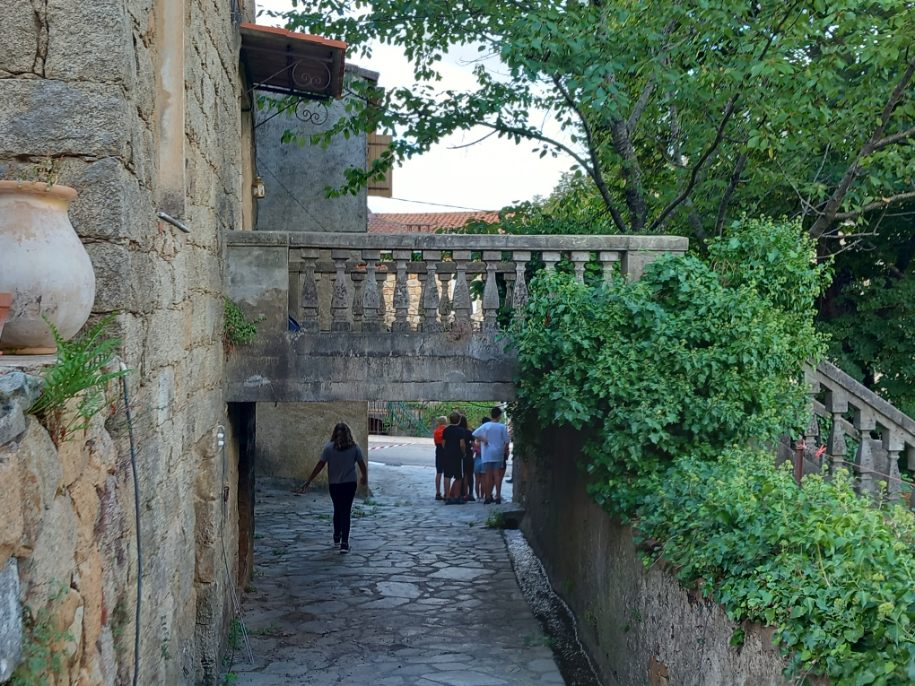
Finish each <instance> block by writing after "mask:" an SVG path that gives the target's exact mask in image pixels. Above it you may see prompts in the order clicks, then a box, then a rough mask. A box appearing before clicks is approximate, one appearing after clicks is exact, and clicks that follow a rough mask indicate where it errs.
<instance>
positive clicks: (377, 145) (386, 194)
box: [366, 133, 394, 198]
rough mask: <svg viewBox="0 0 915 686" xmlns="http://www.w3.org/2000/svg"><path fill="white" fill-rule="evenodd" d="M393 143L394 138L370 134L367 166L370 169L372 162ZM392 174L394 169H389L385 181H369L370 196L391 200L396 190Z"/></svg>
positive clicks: (367, 137) (367, 142)
mask: <svg viewBox="0 0 915 686" xmlns="http://www.w3.org/2000/svg"><path fill="white" fill-rule="evenodd" d="M392 141H393V138H392V137H391V136H387V135H384V134H379V133H370V134H369V135H368V136H366V144H367V146H368V150H367V151H366V166H367V167H370V166H371V165H372V162H374V161H375V160H377V159H378V158H379V157H381V153H383V152H384V151H385V150H387V149H388V147H389V146H390V145H391V142H392ZM392 172H393V170H392V169H388V171H387V172H386V173H385V175H384V179H382V180H380V181H379V180H376V179H371V180H369V185H368V194H369V195H377V196H380V197H382V198H390V197H391V195H392V194H393V189H394V185H393V179H392V178H391V177H392Z"/></svg>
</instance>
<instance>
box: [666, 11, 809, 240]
mask: <svg viewBox="0 0 915 686" xmlns="http://www.w3.org/2000/svg"><path fill="white" fill-rule="evenodd" d="M797 5H798V3H797V2H795V3H793V4H792V5H791V6H790V7H789V8H788V9H787V10H786V11H785V15H784V16H783V17H782V18H781V20H779V22H778V24H777V25H776V26H775V28H774V29H773V30H772V31H771V32H770V33H769V37H768V38H767V39H766V44H765V45H764V46H763V49H762V50H761V51H760V53H759V55H757V57H756V61H757V62H761V61H762V60H763V59H764V58H765V56H766V54H767V53H768V52H769V48H771V47H772V43H773V42H774V41H775V37H776V36H777V35H778V34H779V33H780V32H781V30H782V27H783V26H784V25H785V22H786V21H788V17H790V16H791V12H793V11H794V8H795V7H797ZM749 76H750V73H749V71H747V72H745V73H744V75H743V77H742V78H741V79H740V84H739V85H738V88H737V92H736V93H733V94H732V95H731V97H729V98H728V101H727V103H726V104H725V106H724V114H723V115H722V117H721V121H720V122H719V123H718V127H717V128H716V130H715V138H714V139H713V140H712V142H711V144H710V145H709V146H708V147H707V148H706V149H705V152H703V153H702V155H701V156H700V157H699V159H698V160H697V161H696V164H695V165H693V168H692V170H691V171H690V175H689V181H688V182H687V184H686V187H685V188H684V189H683V190H682V191H681V192H680V194H679V195H677V197H676V198H674V199H673V200H672V201H671V202H670V203H669V204H668V205H667V207H665V208H664V209H663V210H662V211H661V213H660V214H659V215H658V217H657V218H656V219H655V220H654V221H653V222H652V223H651V226H650V227H649V230H650V231H653V230H655V229H657V228H658V227H659V226H661V225H662V224H663V223H664V222H665V221H666V220H667V217H669V216H670V214H671V213H672V212H673V211H674V210H675V209H676V208H677V207H678V206H679V205H680V203H682V202H683V201H684V200H686V198H687V197H688V196H689V194H690V193H691V192H692V190H693V187H694V186H695V185H696V180H697V179H698V178H699V172H700V171H701V170H702V167H703V166H704V165H705V163H706V161H708V159H709V158H710V157H711V156H712V153H714V152H715V150H717V149H718V146H719V145H720V144H721V140H722V139H723V138H724V128H725V126H727V123H728V121H729V120H730V119H731V116H732V115H733V114H734V110H735V105H736V104H737V100H738V98H740V95H741V93H742V92H743V86H744V85H745V84H746V83H747V80H748V79H749Z"/></svg>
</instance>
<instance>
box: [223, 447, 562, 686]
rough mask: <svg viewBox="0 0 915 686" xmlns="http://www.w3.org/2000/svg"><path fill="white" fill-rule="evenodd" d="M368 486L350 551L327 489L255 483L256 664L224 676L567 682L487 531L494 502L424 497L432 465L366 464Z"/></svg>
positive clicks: (242, 680)
mask: <svg viewBox="0 0 915 686" xmlns="http://www.w3.org/2000/svg"><path fill="white" fill-rule="evenodd" d="M369 478H370V484H371V487H372V490H373V492H374V495H373V497H372V499H370V500H368V501H367V502H364V503H363V502H362V501H361V500H360V499H358V498H357V500H356V505H355V507H354V519H353V530H352V533H351V534H350V544H351V546H352V552H350V553H349V554H348V555H341V554H339V553H338V552H337V551H336V550H334V549H333V545H332V541H331V534H332V533H333V532H332V526H331V522H330V515H331V512H332V511H333V510H332V506H331V502H330V497H329V496H328V495H327V493H325V492H310V493H308V494H307V495H304V496H296V495H293V494H292V493H290V492H288V491H286V490H281V489H279V488H271V487H269V486H259V487H258V492H257V507H256V520H257V523H256V531H257V533H256V535H255V538H256V540H255V573H254V579H253V580H252V582H251V587H250V588H249V590H248V591H247V592H246V593H245V595H244V597H243V599H242V607H243V610H244V619H245V624H246V626H247V629H248V631H249V632H250V634H251V638H250V640H251V647H252V650H253V653H254V658H255V664H254V665H250V664H248V663H247V662H246V661H245V660H244V658H243V657H242V651H236V653H235V662H234V664H233V665H232V667H231V671H232V673H233V674H234V675H237V676H235V677H232V676H230V677H229V679H230V681H231V682H232V683H235V684H238V685H239V686H244V685H252V686H255V685H256V686H281V685H282V686H286V685H295V684H320V685H321V686H329V685H331V684H352V685H354V686H357V685H362V684H365V685H372V686H401V685H403V686H407V685H414V684H415V685H417V686H442V685H450V686H501V685H502V684H511V685H521V686H524V685H528V684H529V685H532V686H533V685H536V684H563V683H564V681H563V679H562V677H561V676H560V674H559V670H558V669H557V667H556V663H555V662H554V661H553V656H552V653H551V651H550V648H549V645H548V641H547V640H546V638H545V637H544V636H543V634H542V631H541V629H540V627H539V625H538V624H537V622H536V620H535V619H534V618H533V616H532V615H531V613H530V611H529V609H528V607H527V604H526V602H525V600H524V598H523V597H522V595H521V592H520V590H519V588H518V584H517V582H516V580H515V576H514V572H513V570H512V567H511V563H510V562H509V558H508V553H507V551H506V547H505V542H504V539H503V537H502V533H501V531H499V530H497V529H490V528H487V527H486V525H485V522H486V519H487V517H488V515H489V513H490V512H491V511H493V508H494V507H495V506H491V505H487V506H484V505H482V504H479V503H469V504H467V505H460V506H446V505H443V504H442V503H440V502H436V501H434V500H433V499H432V497H431V496H432V495H433V494H434V492H433V489H432V470H431V469H430V468H428V467H388V466H384V465H380V464H376V463H373V464H372V465H371V468H370V470H369ZM508 493H510V491H508ZM503 495H504V493H503ZM233 679H234V681H232V680H233Z"/></svg>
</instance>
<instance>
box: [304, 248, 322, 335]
mask: <svg viewBox="0 0 915 686" xmlns="http://www.w3.org/2000/svg"><path fill="white" fill-rule="evenodd" d="M302 259H303V260H304V265H303V268H302V279H301V281H302V292H301V295H300V296H299V306H300V307H301V308H302V309H301V313H302V315H301V321H300V322H299V324H300V326H301V327H302V331H307V332H309V333H317V331H318V330H319V328H320V320H319V319H318V283H317V281H316V280H315V262H316V261H317V259H318V251H317V250H303V251H302Z"/></svg>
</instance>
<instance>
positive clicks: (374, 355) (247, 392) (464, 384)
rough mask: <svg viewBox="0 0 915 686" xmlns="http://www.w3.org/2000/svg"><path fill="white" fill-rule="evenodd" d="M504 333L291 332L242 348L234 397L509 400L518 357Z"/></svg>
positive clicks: (230, 382) (231, 388)
mask: <svg viewBox="0 0 915 686" xmlns="http://www.w3.org/2000/svg"><path fill="white" fill-rule="evenodd" d="M506 344H507V341H506V340H505V339H503V338H501V337H500V336H499V335H485V334H483V333H479V332H477V333H473V334H470V335H467V336H465V337H463V338H459V339H457V338H456V337H454V336H453V335H452V334H451V333H447V332H446V333H420V332H405V333H401V334H398V335H396V336H392V335H378V334H370V333H348V334H346V335H338V334H335V333H330V332H323V333H295V334H292V333H287V334H285V335H278V336H272V337H262V338H261V339H260V340H259V341H257V342H256V343H255V344H253V345H251V346H245V347H242V348H239V349H238V350H236V351H235V352H234V353H233V354H232V355H231V356H230V358H229V360H228V362H227V365H226V378H227V400H228V401H230V402H267V401H270V402H299V401H338V400H348V401H362V400H365V401H369V400H455V401H456V400H510V399H512V398H514V395H515V389H514V383H513V379H514V375H515V370H516V362H515V358H514V355H513V354H512V352H511V351H509V350H506Z"/></svg>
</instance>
